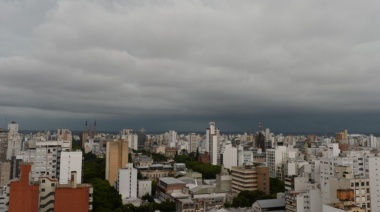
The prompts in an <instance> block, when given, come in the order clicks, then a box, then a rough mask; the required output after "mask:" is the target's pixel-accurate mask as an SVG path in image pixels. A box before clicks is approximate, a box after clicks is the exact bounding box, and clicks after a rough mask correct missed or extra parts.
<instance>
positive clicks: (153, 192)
mask: <svg viewBox="0 0 380 212" xmlns="http://www.w3.org/2000/svg"><path fill="white" fill-rule="evenodd" d="M156 189H157V182H156V181H155V180H152V195H153V196H156Z"/></svg>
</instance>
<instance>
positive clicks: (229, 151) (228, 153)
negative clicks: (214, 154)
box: [223, 143, 238, 170]
mask: <svg viewBox="0 0 380 212" xmlns="http://www.w3.org/2000/svg"><path fill="white" fill-rule="evenodd" d="M237 152H238V150H237V148H236V147H234V146H232V144H231V143H227V144H226V145H225V146H224V151H223V166H224V168H226V169H229V170H231V168H232V166H238V156H237Z"/></svg>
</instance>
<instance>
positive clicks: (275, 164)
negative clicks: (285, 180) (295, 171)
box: [266, 146, 287, 179]
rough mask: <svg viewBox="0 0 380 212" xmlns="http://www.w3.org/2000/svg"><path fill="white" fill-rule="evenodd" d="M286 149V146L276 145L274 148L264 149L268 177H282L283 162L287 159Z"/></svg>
mask: <svg viewBox="0 0 380 212" xmlns="http://www.w3.org/2000/svg"><path fill="white" fill-rule="evenodd" d="M286 150H287V147H286V146H277V147H276V149H267V150H266V153H267V154H266V157H267V158H266V161H267V166H268V167H269V175H270V177H272V178H276V177H277V178H280V179H282V173H283V163H284V162H285V161H286V160H287V156H286Z"/></svg>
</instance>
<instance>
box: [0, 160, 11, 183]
mask: <svg viewBox="0 0 380 212" xmlns="http://www.w3.org/2000/svg"><path fill="white" fill-rule="evenodd" d="M10 177H11V161H7V160H4V161H0V187H4V186H6V185H7V184H8V183H9V180H10Z"/></svg>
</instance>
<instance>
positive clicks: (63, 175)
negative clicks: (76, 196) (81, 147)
mask: <svg viewBox="0 0 380 212" xmlns="http://www.w3.org/2000/svg"><path fill="white" fill-rule="evenodd" d="M60 162H61V163H60V164H59V184H68V183H69V181H70V180H71V173H72V172H73V171H75V172H76V178H77V179H76V182H77V183H78V184H81V183H82V151H76V152H61V159H60Z"/></svg>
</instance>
